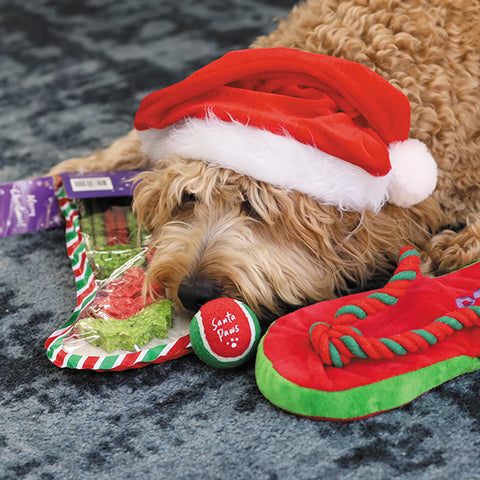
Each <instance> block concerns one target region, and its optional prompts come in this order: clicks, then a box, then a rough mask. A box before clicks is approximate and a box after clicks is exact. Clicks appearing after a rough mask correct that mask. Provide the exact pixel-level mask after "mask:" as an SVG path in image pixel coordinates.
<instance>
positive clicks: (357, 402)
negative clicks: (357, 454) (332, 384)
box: [255, 337, 480, 420]
mask: <svg viewBox="0 0 480 480" xmlns="http://www.w3.org/2000/svg"><path fill="white" fill-rule="evenodd" d="M264 339H265V337H263V338H262V340H261V342H260V344H259V346H258V351H257V360H256V365H255V376H256V379H257V385H258V388H259V389H260V391H261V392H262V394H263V395H264V396H265V397H266V398H267V399H268V400H269V401H270V402H272V403H273V404H274V405H277V406H278V407H280V408H282V409H284V410H287V411H289V412H292V413H296V414H299V415H304V416H308V417H318V418H325V419H332V420H351V419H354V418H361V417H366V416H369V415H373V414H375V413H379V412H382V411H385V410H390V409H392V408H396V407H399V406H401V405H405V404H406V403H408V402H410V401H412V400H413V399H415V398H417V397H418V396H420V395H421V394H422V393H425V392H426V391H428V390H431V389H432V388H434V387H436V386H438V385H440V384H442V383H444V382H446V381H448V380H451V379H452V378H455V377H457V376H459V375H462V374H464V373H468V372H473V371H475V370H478V369H480V358H477V357H468V356H466V355H460V356H458V357H454V358H450V359H448V360H444V361H442V362H439V363H436V364H434V365H430V366H429V367H425V368H422V369H419V370H415V371H413V372H409V373H404V374H403V375H398V376H396V377H392V378H388V379H386V380H381V381H379V382H375V383H371V384H368V385H365V386H362V387H355V388H351V389H348V390H343V391H333V392H329V391H325V390H315V389H310V388H306V387H301V386H299V385H296V384H295V383H293V382H291V381H289V380H287V379H285V378H284V377H282V376H281V375H280V374H279V373H278V372H277V371H276V370H275V368H274V367H273V364H272V362H271V361H270V360H269V359H268V358H267V356H266V355H265V352H264V350H263V342H264Z"/></svg>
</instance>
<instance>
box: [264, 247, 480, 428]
mask: <svg viewBox="0 0 480 480" xmlns="http://www.w3.org/2000/svg"><path fill="white" fill-rule="evenodd" d="M419 261H420V260H419V256H418V252H416V251H415V250H414V249H412V248H405V249H403V250H402V251H401V252H400V254H399V265H398V268H397V270H396V271H395V273H394V275H393V277H392V278H391V279H390V281H389V282H388V283H387V285H386V286H385V287H384V288H383V289H381V290H376V291H373V292H365V293H360V294H356V295H351V296H347V297H343V298H338V299H335V300H331V301H326V302H321V303H317V304H315V305H312V306H309V307H305V308H302V309H300V310H297V311H296V312H293V313H292V314H289V315H286V316H285V317H282V318H280V319H279V320H277V321H276V322H275V323H274V324H273V325H272V326H271V327H270V328H269V330H268V332H267V333H266V335H265V336H264V337H263V338H262V340H261V342H260V344H259V347H258V352H257V360H256V368H255V373H256V378H257V384H258V386H259V388H260V390H261V392H262V393H263V395H264V396H265V397H266V398H267V399H268V400H270V401H271V402H272V403H274V404H275V405H277V406H279V407H281V408H283V409H285V410H288V411H290V412H293V413H296V414H300V415H304V416H308V417H314V418H323V419H331V420H352V419H357V418H362V417H367V416H370V415H374V414H376V413H380V412H382V411H385V410H390V409H392V408H396V407H399V406H401V405H404V404H406V403H408V402H410V401H412V400H413V399H415V398H416V397H418V396H419V395H421V394H423V393H424V392H426V391H427V390H430V389H432V388H434V387H436V386H438V385H440V384H441V383H444V382H446V381H447V380H450V379H452V378H454V377H456V376H458V375H461V374H464V373H467V372H472V371H474V370H477V369H480V358H479V357H480V262H479V263H476V264H474V265H471V266H469V267H466V268H463V269H461V270H458V271H456V272H454V273H451V274H449V275H445V276H443V277H438V278H427V277H424V276H422V275H421V273H420V270H419Z"/></svg>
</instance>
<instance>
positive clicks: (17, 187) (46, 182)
mask: <svg viewBox="0 0 480 480" xmlns="http://www.w3.org/2000/svg"><path fill="white" fill-rule="evenodd" d="M138 173H139V171H134V170H128V171H122V172H88V173H83V174H80V173H64V174H62V175H61V178H62V183H63V186H64V188H65V192H66V194H67V196H68V197H69V198H74V199H78V198H92V197H118V196H131V195H132V190H133V187H134V180H133V179H134V177H135V175H137V174H138ZM62 224H63V221H62V217H61V215H60V211H59V208H58V203H57V199H56V197H55V180H54V179H53V178H52V177H41V178H32V179H29V180H19V181H17V182H12V183H6V184H4V185H0V237H7V236H9V235H15V234H17V233H27V232H34V231H35V230H44V229H46V228H53V227H59V226H61V225H62Z"/></svg>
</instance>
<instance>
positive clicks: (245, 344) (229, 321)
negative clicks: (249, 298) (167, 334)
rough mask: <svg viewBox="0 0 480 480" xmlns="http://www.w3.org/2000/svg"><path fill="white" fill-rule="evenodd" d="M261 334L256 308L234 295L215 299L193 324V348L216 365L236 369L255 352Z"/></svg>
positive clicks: (195, 318)
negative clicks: (235, 297) (253, 308)
mask: <svg viewBox="0 0 480 480" xmlns="http://www.w3.org/2000/svg"><path fill="white" fill-rule="evenodd" d="M260 333H261V332H260V325H259V323H258V320H257V317H256V316H255V314H254V313H253V312H252V310H250V308H249V307H247V305H245V304H244V303H242V302H240V301H238V300H234V299H233V298H216V299H215V300H211V301H210V302H208V303H206V304H205V305H203V306H202V307H201V308H200V310H199V311H198V312H197V313H196V314H195V316H194V317H193V319H192V322H191V323H190V341H191V343H192V347H193V350H194V352H195V353H196V354H197V355H198V357H199V358H200V359H201V360H203V361H204V362H205V363H206V364H208V365H210V366H212V367H219V368H232V367H236V366H238V365H241V364H242V363H245V362H246V361H247V360H248V359H249V358H250V357H251V355H252V354H253V353H254V352H255V350H256V347H257V344H258V341H259V340H260Z"/></svg>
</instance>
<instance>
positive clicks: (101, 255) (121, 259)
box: [90, 245, 145, 280]
mask: <svg viewBox="0 0 480 480" xmlns="http://www.w3.org/2000/svg"><path fill="white" fill-rule="evenodd" d="M90 255H91V257H90V258H91V259H92V261H93V264H94V270H95V272H96V278H97V279H98V280H104V279H106V278H109V277H110V275H111V274H112V273H113V272H114V271H115V270H117V269H118V268H120V267H122V266H124V265H126V263H127V262H128V261H129V260H132V259H134V257H136V256H138V259H135V261H134V263H133V264H131V265H129V267H132V266H137V267H141V266H143V264H144V263H145V256H144V255H143V249H142V248H133V247H132V246H131V245H109V246H106V247H102V248H98V249H97V250H94V251H93V252H90Z"/></svg>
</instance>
